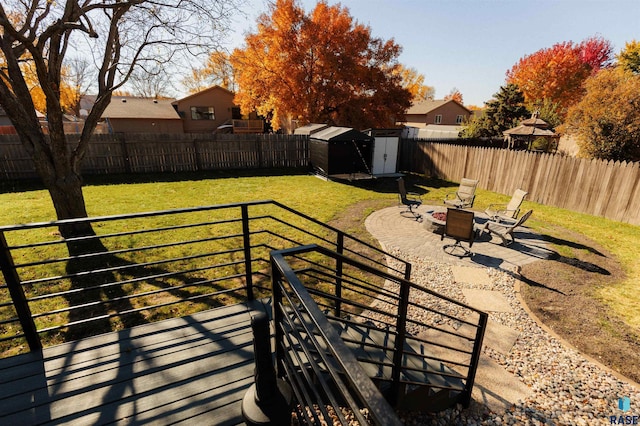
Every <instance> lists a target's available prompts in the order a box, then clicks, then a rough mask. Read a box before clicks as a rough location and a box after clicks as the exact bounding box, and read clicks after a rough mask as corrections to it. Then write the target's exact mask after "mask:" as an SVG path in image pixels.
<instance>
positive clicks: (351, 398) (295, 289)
mask: <svg viewBox="0 0 640 426" xmlns="http://www.w3.org/2000/svg"><path fill="white" fill-rule="evenodd" d="M295 252H296V253H299V252H300V251H298V250H295ZM285 255H286V253H285V252H282V251H276V252H273V253H272V255H271V259H272V271H273V275H272V280H273V314H274V324H275V335H276V360H277V365H278V372H279V374H280V375H281V376H282V377H286V378H287V380H288V383H289V384H290V385H291V387H292V390H293V394H294V397H295V404H294V416H295V417H294V419H296V420H297V422H298V424H344V425H348V424H360V425H367V424H373V425H385V426H386V425H401V424H402V422H401V421H400V419H399V418H398V417H397V415H396V413H395V412H394V411H393V408H392V407H391V405H389V403H388V402H387V400H386V399H385V398H384V396H383V395H382V394H381V393H380V391H379V389H378V388H377V387H376V386H375V384H374V383H373V382H372V381H371V380H370V379H369V377H367V374H366V372H365V371H364V370H363V369H362V366H361V365H360V363H359V362H358V360H357V359H356V358H355V356H354V354H353V353H352V352H351V350H350V349H349V348H348V347H347V345H345V343H344V342H343V341H342V338H341V336H340V335H339V334H338V333H337V332H336V329H335V328H334V325H333V324H331V323H330V322H329V321H328V319H327V318H326V316H325V314H324V313H323V312H322V311H321V310H320V308H319V306H318V305H317V304H316V302H315V300H314V299H313V297H312V296H311V294H310V293H309V292H308V291H307V289H306V287H305V286H304V284H303V283H302V282H301V281H300V280H299V279H298V277H297V275H296V273H295V272H294V271H293V270H292V269H291V268H290V267H289V264H288V263H287V261H286V260H285V258H284V256H285ZM354 420H355V422H354Z"/></svg>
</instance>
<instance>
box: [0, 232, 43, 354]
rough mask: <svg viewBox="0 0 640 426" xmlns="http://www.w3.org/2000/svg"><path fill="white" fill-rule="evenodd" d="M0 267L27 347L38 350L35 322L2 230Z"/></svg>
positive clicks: (0, 233)
mask: <svg viewBox="0 0 640 426" xmlns="http://www.w3.org/2000/svg"><path fill="white" fill-rule="evenodd" d="M0 269H1V270H2V275H4V280H5V282H6V283H7V287H8V288H9V294H11V299H12V300H13V306H14V307H15V309H16V313H17V314H18V319H19V320H20V325H21V326H22V331H23V332H24V335H25V338H26V339H27V343H28V344H29V349H30V350H31V351H38V350H40V349H42V342H40V337H39V336H38V329H37V328H36V324H35V323H34V322H33V317H32V316H31V309H30V308H29V303H27V297H26V296H25V294H24V290H23V288H22V284H21V283H20V277H19V276H18V273H17V272H16V268H15V264H14V263H13V258H12V257H11V251H10V250H9V245H8V244H7V240H6V238H5V236H4V232H0Z"/></svg>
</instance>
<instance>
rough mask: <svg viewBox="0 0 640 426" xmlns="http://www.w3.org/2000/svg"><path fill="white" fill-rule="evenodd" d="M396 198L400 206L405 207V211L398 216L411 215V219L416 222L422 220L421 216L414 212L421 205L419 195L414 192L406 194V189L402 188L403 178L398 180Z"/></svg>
mask: <svg viewBox="0 0 640 426" xmlns="http://www.w3.org/2000/svg"><path fill="white" fill-rule="evenodd" d="M398 198H399V200H400V205H404V206H406V207H407V209H406V210H403V211H402V212H400V214H402V213H411V215H413V217H414V218H415V219H416V220H417V221H421V220H422V215H421V214H419V213H418V212H417V211H415V210H414V209H417V208H418V207H420V206H421V205H422V200H421V199H420V195H418V194H416V193H414V192H407V189H406V188H405V186H404V179H403V178H398Z"/></svg>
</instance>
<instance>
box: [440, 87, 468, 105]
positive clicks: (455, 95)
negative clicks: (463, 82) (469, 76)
mask: <svg viewBox="0 0 640 426" xmlns="http://www.w3.org/2000/svg"><path fill="white" fill-rule="evenodd" d="M449 99H452V100H454V101H456V102H458V103H459V104H460V105H463V102H462V93H460V91H459V90H458V89H457V88H456V87H454V88H453V89H451V92H449V94H448V95H447V96H445V97H444V100H445V101H448V100H449Z"/></svg>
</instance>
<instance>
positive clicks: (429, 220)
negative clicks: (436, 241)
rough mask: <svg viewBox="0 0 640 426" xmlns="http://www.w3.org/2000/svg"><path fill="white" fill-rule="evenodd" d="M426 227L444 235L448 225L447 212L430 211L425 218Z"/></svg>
mask: <svg viewBox="0 0 640 426" xmlns="http://www.w3.org/2000/svg"><path fill="white" fill-rule="evenodd" d="M423 217H424V219H425V220H424V227H425V228H426V229H428V230H430V231H433V232H437V233H442V231H443V230H444V225H445V223H447V212H446V211H445V212H443V211H437V210H435V211H428V212H427V213H426V214H425V215H424V216H423Z"/></svg>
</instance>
